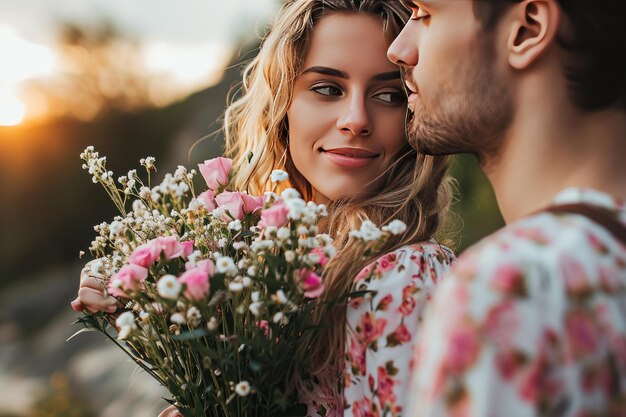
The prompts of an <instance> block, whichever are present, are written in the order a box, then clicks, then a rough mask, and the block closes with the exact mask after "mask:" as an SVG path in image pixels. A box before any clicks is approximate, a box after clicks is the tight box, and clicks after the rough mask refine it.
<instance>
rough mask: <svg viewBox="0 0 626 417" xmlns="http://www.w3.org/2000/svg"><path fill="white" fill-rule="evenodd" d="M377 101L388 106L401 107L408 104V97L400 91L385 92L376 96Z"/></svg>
mask: <svg viewBox="0 0 626 417" xmlns="http://www.w3.org/2000/svg"><path fill="white" fill-rule="evenodd" d="M374 98H376V99H377V100H380V101H382V102H383V103H386V104H391V105H401V104H404V103H405V102H406V95H405V94H404V93H401V92H398V91H385V92H382V93H378V94H376V95H375V96H374Z"/></svg>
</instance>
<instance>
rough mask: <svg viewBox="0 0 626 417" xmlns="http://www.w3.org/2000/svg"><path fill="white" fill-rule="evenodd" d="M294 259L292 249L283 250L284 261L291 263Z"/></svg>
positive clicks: (294, 255)
mask: <svg viewBox="0 0 626 417" xmlns="http://www.w3.org/2000/svg"><path fill="white" fill-rule="evenodd" d="M295 259H296V253H295V252H294V251H292V250H288V251H286V252H285V261H287V262H288V263H292V262H293V261H295Z"/></svg>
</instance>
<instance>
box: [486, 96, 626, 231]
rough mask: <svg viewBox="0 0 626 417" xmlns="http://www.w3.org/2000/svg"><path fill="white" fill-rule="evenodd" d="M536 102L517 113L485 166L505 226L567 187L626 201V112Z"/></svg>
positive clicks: (537, 207) (539, 208)
mask: <svg viewBox="0 0 626 417" xmlns="http://www.w3.org/2000/svg"><path fill="white" fill-rule="evenodd" d="M533 104H534V105H533V106H528V107H527V108H526V109H525V110H526V111H524V109H522V111H519V112H518V113H517V114H516V116H515V118H514V120H513V123H512V124H511V127H510V129H509V130H508V131H507V133H506V134H505V135H504V137H503V141H502V144H503V145H502V147H501V149H500V150H499V153H498V155H496V156H495V157H494V158H492V159H491V160H488V161H486V163H484V164H483V170H484V171H485V173H486V175H487V177H488V178H489V180H490V181H491V183H492V185H493V187H494V191H495V194H496V198H497V200H498V204H499V206H500V211H501V212H502V215H503V217H504V220H505V221H506V223H511V222H513V221H515V220H518V219H520V218H521V217H524V216H526V215H529V214H531V213H533V212H535V211H537V210H541V209H542V208H544V207H546V206H548V205H549V204H550V203H551V201H552V199H553V198H554V196H555V195H556V194H557V193H558V192H560V191H561V190H563V189H565V188H568V187H582V188H593V189H596V190H599V191H604V192H607V193H609V194H611V195H613V196H615V197H620V198H626V114H625V113H624V112H621V111H618V110H603V111H598V112H594V113H580V112H578V111H577V110H575V109H573V108H572V107H571V106H570V107H569V108H568V107H564V106H563V104H564V103H556V102H555V101H554V100H552V101H550V100H545V101H540V102H535V103H533ZM567 104H569V103H567Z"/></svg>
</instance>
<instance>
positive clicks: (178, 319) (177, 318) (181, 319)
mask: <svg viewBox="0 0 626 417" xmlns="http://www.w3.org/2000/svg"><path fill="white" fill-rule="evenodd" d="M170 321H171V322H172V323H174V324H185V323H186V322H187V319H185V316H183V315H182V314H180V313H174V314H172V316H171V317H170Z"/></svg>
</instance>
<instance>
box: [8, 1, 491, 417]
mask: <svg viewBox="0 0 626 417" xmlns="http://www.w3.org/2000/svg"><path fill="white" fill-rule="evenodd" d="M279 5H280V0H254V1H251V0H229V1H222V0H185V1H183V2H174V1H172V0H132V1H130V2H129V1H122V0H55V1H54V2H53V1H49V0H0V417H9V416H28V417H34V416H52V417H54V416H59V417H60V416H76V417H87V416H103V417H113V416H130V415H132V416H135V417H142V416H146V417H148V416H156V415H157V414H158V412H159V411H160V410H161V409H162V408H164V407H165V405H166V403H165V401H163V400H162V399H161V397H162V396H165V395H166V393H165V392H164V391H162V389H161V388H160V387H159V386H158V385H157V384H156V382H154V381H152V380H151V379H150V378H149V377H148V376H147V375H145V374H143V373H141V372H139V371H138V370H137V369H136V367H135V366H134V365H133V364H132V363H129V361H128V360H127V359H126V357H124V356H123V354H122V353H121V352H120V351H118V350H117V349H115V348H114V347H113V346H112V345H111V344H110V343H109V342H107V341H106V340H105V339H104V337H103V336H101V335H98V334H96V333H88V334H80V335H78V336H77V337H76V338H74V339H72V340H70V341H68V342H66V339H68V338H69V337H70V336H71V335H72V334H73V333H75V332H76V331H77V330H79V329H80V327H78V326H75V325H74V326H72V324H71V323H72V322H73V321H74V318H75V313H73V312H72V311H71V309H70V307H69V302H70V300H72V299H73V298H74V297H75V295H76V290H77V286H78V276H79V270H80V268H81V267H82V265H83V264H84V262H85V260H80V259H79V256H78V254H79V251H81V250H85V251H87V249H88V247H89V243H90V242H91V240H92V238H93V237H94V232H93V228H92V226H93V225H94V224H98V223H100V222H102V221H105V220H107V221H108V220H109V219H111V218H112V216H113V215H115V214H116V213H115V210H114V207H113V204H112V203H111V202H110V200H108V197H107V196H106V194H105V193H104V192H103V191H102V189H101V188H100V187H99V186H97V185H95V184H93V183H92V182H91V178H90V176H89V175H88V174H87V173H86V172H84V171H83V170H82V169H81V161H80V159H79V154H80V152H81V151H82V150H83V149H84V148H85V147H86V146H88V145H94V146H95V147H96V150H98V151H100V153H101V154H103V155H106V156H107V157H108V161H107V166H108V167H109V168H110V169H112V170H113V171H114V172H115V173H116V175H122V174H125V173H126V172H127V171H128V170H129V169H133V168H137V167H138V161H139V159H140V158H142V157H146V156H154V157H156V158H157V166H158V168H159V173H158V175H157V176H159V174H160V175H163V174H164V173H166V172H172V171H173V170H174V169H175V167H176V166H177V165H179V164H183V165H186V166H188V167H192V166H194V165H195V164H197V163H198V162H201V161H203V160H204V159H207V158H212V157H215V156H218V155H220V154H221V152H222V144H223V140H222V135H221V134H220V132H219V126H220V125H219V122H220V117H221V114H222V112H223V110H224V107H225V103H226V97H227V94H228V92H229V90H231V88H232V87H234V86H236V85H237V83H238V82H239V81H240V79H241V70H242V63H244V62H246V61H247V60H249V59H250V58H251V57H253V56H254V54H255V53H256V48H257V47H258V40H259V37H260V36H261V34H263V33H264V31H265V30H266V28H267V25H268V24H269V22H270V21H271V19H272V18H273V16H274V15H275V13H276V11H277V10H278V7H279ZM453 174H454V176H455V177H456V178H457V180H458V183H459V191H460V195H459V198H460V200H459V201H457V202H456V203H455V206H454V211H455V212H456V213H458V214H459V220H458V221H457V222H456V224H455V225H454V227H453V230H454V233H453V235H452V237H453V238H455V239H456V241H457V249H458V251H462V250H463V249H465V248H466V247H467V246H468V245H469V244H471V243H473V242H475V241H477V240H478V239H480V238H481V237H483V236H485V235H486V234H488V233H489V232H491V231H493V230H495V229H496V228H498V227H500V226H501V225H502V219H501V218H500V215H499V212H498V209H497V207H496V205H495V202H494V198H493V194H492V190H491V188H490V186H489V185H488V184H487V182H486V180H485V178H484V177H483V176H482V174H481V173H480V171H479V169H478V168H477V165H476V163H475V161H474V160H473V159H472V158H469V157H460V158H457V159H456V160H455V161H454V166H453ZM158 179H160V178H158ZM461 219H462V221H461Z"/></svg>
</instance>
